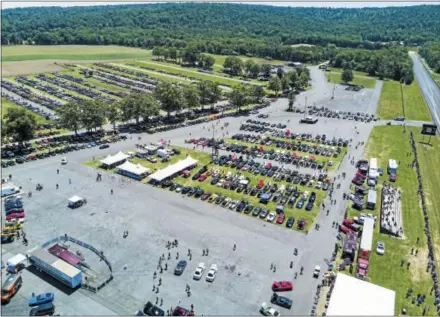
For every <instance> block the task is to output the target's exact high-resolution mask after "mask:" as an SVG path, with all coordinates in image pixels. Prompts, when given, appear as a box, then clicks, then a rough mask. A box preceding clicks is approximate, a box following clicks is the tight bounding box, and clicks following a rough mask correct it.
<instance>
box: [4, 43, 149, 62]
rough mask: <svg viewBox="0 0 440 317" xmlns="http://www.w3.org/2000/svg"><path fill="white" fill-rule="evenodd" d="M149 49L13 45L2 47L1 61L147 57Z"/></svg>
mask: <svg viewBox="0 0 440 317" xmlns="http://www.w3.org/2000/svg"><path fill="white" fill-rule="evenodd" d="M149 56H151V50H144V49H140V48H130V47H123V46H113V45H111V46H98V45H97V46H93V45H47V46H45V45H44V46H40V45H14V46H3V47H2V61H3V62H10V61H25V60H42V59H64V60H105V59H130V58H147V57H149Z"/></svg>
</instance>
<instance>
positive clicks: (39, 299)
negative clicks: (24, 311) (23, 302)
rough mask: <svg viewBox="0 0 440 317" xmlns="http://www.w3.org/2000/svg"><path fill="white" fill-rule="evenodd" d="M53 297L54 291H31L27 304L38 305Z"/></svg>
mask: <svg viewBox="0 0 440 317" xmlns="http://www.w3.org/2000/svg"><path fill="white" fill-rule="evenodd" d="M54 299H55V293H41V294H38V295H35V294H34V293H32V296H31V298H29V306H31V307H32V306H39V305H43V304H47V303H51V302H53V300H54Z"/></svg>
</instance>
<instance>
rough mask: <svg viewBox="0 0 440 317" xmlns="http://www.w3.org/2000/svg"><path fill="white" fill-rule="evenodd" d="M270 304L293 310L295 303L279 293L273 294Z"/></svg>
mask: <svg viewBox="0 0 440 317" xmlns="http://www.w3.org/2000/svg"><path fill="white" fill-rule="evenodd" d="M270 302H271V303H272V304H275V305H278V306H281V307H284V308H287V309H290V308H292V303H293V302H292V300H291V299H289V298H287V297H284V296H280V295H278V294H277V293H273V294H272V298H271V299H270Z"/></svg>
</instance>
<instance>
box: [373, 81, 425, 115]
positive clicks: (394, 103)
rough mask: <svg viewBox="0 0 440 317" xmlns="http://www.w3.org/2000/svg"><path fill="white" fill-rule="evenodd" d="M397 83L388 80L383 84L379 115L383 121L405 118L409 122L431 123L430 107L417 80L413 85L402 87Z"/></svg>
mask: <svg viewBox="0 0 440 317" xmlns="http://www.w3.org/2000/svg"><path fill="white" fill-rule="evenodd" d="M402 91H403V104H402V92H401V89H400V83H399V82H397V81H391V80H386V81H384V83H383V87H382V92H381V96H380V102H379V107H378V110H377V115H378V116H379V117H380V118H381V119H394V118H395V117H398V116H404V117H405V119H407V120H420V121H430V120H431V115H430V114H429V110H428V106H427V104H426V102H425V99H424V98H423V95H422V91H421V90H420V87H419V84H418V82H417V81H416V80H414V82H413V83H412V84H411V85H402Z"/></svg>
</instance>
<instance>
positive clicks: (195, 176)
mask: <svg viewBox="0 0 440 317" xmlns="http://www.w3.org/2000/svg"><path fill="white" fill-rule="evenodd" d="M200 175H201V174H200V173H198V172H197V173H195V174H194V175H193V177H191V178H192V180H193V181H195V180H196V179H199V177H200Z"/></svg>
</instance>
